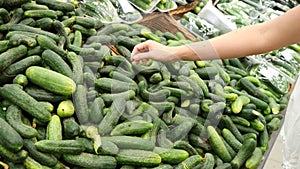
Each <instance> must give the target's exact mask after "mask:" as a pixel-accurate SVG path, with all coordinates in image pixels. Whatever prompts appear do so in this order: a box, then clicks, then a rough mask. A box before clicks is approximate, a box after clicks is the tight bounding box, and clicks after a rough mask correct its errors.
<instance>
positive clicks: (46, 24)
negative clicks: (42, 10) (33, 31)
mask: <svg viewBox="0 0 300 169" xmlns="http://www.w3.org/2000/svg"><path fill="white" fill-rule="evenodd" d="M35 27H37V28H41V29H42V30H45V31H51V30H52V29H53V19H51V18H41V19H38V20H36V21H35Z"/></svg>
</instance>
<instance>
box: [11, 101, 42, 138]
mask: <svg viewBox="0 0 300 169" xmlns="http://www.w3.org/2000/svg"><path fill="white" fill-rule="evenodd" d="M21 115H22V110H21V109H20V108H19V107H17V106H15V105H11V106H9V107H8V109H7V111H6V120H7V122H8V123H9V124H10V125H11V126H12V127H13V128H14V129H15V130H16V131H17V132H18V133H19V134H20V135H21V136H22V137H23V138H33V137H36V136H37V135H38V132H37V130H36V129H35V128H33V127H31V126H28V125H25V124H24V123H23V122H22V119H21Z"/></svg>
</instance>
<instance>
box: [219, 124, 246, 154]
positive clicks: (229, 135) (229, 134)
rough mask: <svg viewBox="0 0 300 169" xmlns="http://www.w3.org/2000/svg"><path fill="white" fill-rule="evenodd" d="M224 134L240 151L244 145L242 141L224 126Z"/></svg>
mask: <svg viewBox="0 0 300 169" xmlns="http://www.w3.org/2000/svg"><path fill="white" fill-rule="evenodd" d="M222 136H223V138H224V139H225V141H226V142H227V143H228V144H229V145H230V146H231V147H232V148H233V149H234V150H235V151H239V149H240V148H241V147H242V143H241V142H240V141H239V140H237V139H236V138H235V136H234V135H233V134H232V132H231V131H230V130H228V129H226V128H224V129H223V130H222Z"/></svg>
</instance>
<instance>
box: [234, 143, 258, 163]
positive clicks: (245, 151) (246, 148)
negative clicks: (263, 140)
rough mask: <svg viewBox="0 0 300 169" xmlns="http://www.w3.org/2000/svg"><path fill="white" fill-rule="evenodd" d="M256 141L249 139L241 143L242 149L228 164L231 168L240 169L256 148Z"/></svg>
mask: <svg viewBox="0 0 300 169" xmlns="http://www.w3.org/2000/svg"><path fill="white" fill-rule="evenodd" d="M256 144H257V143H256V140H254V139H252V138H250V139H248V140H245V141H244V142H243V145H242V147H241V148H240V150H239V151H238V153H237V155H236V156H235V157H234V158H233V160H232V161H231V162H230V163H231V165H232V168H240V167H242V165H243V164H244V163H245V162H246V160H247V159H248V158H249V157H251V155H252V153H253V152H254V150H255V148H256Z"/></svg>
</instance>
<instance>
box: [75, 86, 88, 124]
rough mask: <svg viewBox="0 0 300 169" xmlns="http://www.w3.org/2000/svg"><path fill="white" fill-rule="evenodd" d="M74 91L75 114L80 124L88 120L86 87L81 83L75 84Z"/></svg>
mask: <svg viewBox="0 0 300 169" xmlns="http://www.w3.org/2000/svg"><path fill="white" fill-rule="evenodd" d="M76 88H77V89H76V91H75V92H74V95H73V99H74V102H73V103H74V108H75V113H76V116H77V118H78V120H79V123H80V124H86V123H87V122H88V121H89V114H88V113H87V112H86V111H87V110H88V103H87V98H86V93H87V89H86V87H85V86H83V85H77V87H76Z"/></svg>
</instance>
